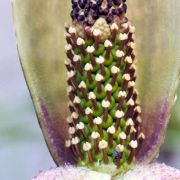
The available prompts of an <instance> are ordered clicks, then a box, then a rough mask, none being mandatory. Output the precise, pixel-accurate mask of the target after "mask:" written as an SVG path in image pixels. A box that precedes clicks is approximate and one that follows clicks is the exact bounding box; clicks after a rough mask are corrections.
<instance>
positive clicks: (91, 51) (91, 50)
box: [86, 46, 95, 53]
mask: <svg viewBox="0 0 180 180" xmlns="http://www.w3.org/2000/svg"><path fill="white" fill-rule="evenodd" d="M86 51H87V52H88V53H93V52H94V51H95V48H94V46H88V47H87V49H86Z"/></svg>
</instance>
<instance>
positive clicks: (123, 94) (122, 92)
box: [118, 91, 127, 98]
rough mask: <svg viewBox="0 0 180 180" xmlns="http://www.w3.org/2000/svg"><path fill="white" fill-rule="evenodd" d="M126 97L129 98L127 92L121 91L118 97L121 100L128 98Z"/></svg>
mask: <svg viewBox="0 0 180 180" xmlns="http://www.w3.org/2000/svg"><path fill="white" fill-rule="evenodd" d="M126 96H127V93H126V91H119V93H118V97H119V98H120V97H123V98H126Z"/></svg>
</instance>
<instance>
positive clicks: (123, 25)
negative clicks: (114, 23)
mask: <svg viewBox="0 0 180 180" xmlns="http://www.w3.org/2000/svg"><path fill="white" fill-rule="evenodd" d="M121 27H122V28H124V29H127V28H128V27H129V24H128V23H123V24H121Z"/></svg>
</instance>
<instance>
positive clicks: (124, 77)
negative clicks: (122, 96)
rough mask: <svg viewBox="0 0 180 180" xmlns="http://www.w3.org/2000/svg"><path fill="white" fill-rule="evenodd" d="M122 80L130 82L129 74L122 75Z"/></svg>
mask: <svg viewBox="0 0 180 180" xmlns="http://www.w3.org/2000/svg"><path fill="white" fill-rule="evenodd" d="M122 79H125V80H126V81H130V79H131V77H130V75H129V74H124V75H123V77H122Z"/></svg>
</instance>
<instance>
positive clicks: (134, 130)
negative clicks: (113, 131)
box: [130, 126, 137, 134]
mask: <svg viewBox="0 0 180 180" xmlns="http://www.w3.org/2000/svg"><path fill="white" fill-rule="evenodd" d="M136 132H137V131H136V129H135V128H134V126H132V127H131V129H130V133H131V134H132V133H136Z"/></svg>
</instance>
